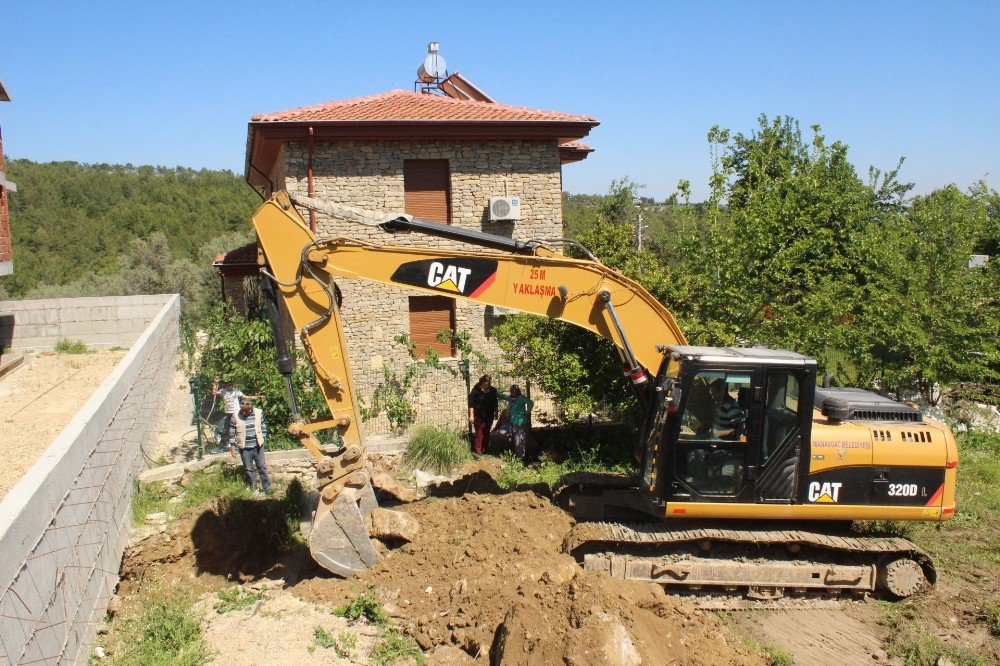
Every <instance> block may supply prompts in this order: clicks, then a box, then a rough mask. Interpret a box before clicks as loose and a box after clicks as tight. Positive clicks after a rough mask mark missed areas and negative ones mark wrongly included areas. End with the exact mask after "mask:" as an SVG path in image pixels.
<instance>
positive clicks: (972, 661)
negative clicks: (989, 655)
mask: <svg viewBox="0 0 1000 666" xmlns="http://www.w3.org/2000/svg"><path fill="white" fill-rule="evenodd" d="M878 605H879V611H880V612H881V614H882V620H881V624H882V625H883V626H885V627H886V628H887V629H888V630H889V631H888V639H887V642H886V645H885V648H886V652H888V653H889V655H891V656H893V657H899V658H900V659H902V660H903V663H904V664H906V666H923V665H924V664H934V663H937V661H938V659H940V658H942V657H943V658H945V659H948V660H951V661H953V662H954V663H956V664H959V665H961V666H978V665H980V664H981V665H982V666H985V664H986V662H985V661H984V660H983V659H982V658H980V657H977V656H976V655H975V654H973V653H972V652H971V651H970V650H968V649H966V648H963V647H961V646H958V645H947V644H945V643H943V642H942V641H941V639H939V638H938V637H937V636H936V635H935V634H933V633H932V632H930V631H928V630H927V629H926V627H925V626H924V625H923V623H922V622H921V621H920V612H919V610H918V609H917V608H916V607H915V606H912V605H910V604H906V603H903V602H898V601H896V602H892V601H879V602H878Z"/></svg>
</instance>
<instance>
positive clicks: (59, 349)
mask: <svg viewBox="0 0 1000 666" xmlns="http://www.w3.org/2000/svg"><path fill="white" fill-rule="evenodd" d="M55 352H56V353H57V354H86V353H88V352H90V350H89V349H87V345H85V344H83V343H82V342H80V341H79V340H70V339H69V338H60V339H59V342H57V343H56V346H55Z"/></svg>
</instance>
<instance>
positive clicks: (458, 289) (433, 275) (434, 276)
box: [427, 261, 472, 294]
mask: <svg viewBox="0 0 1000 666" xmlns="http://www.w3.org/2000/svg"><path fill="white" fill-rule="evenodd" d="M471 272H472V269H471V268H462V267H460V266H452V265H450V264H449V265H447V266H445V265H444V264H442V263H441V262H439V261H432V262H431V266H430V270H428V271H427V286H429V287H437V288H438V289H443V290H445V291H453V292H455V293H456V294H463V293H465V280H466V278H468V277H469V273H471Z"/></svg>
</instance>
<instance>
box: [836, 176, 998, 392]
mask: <svg viewBox="0 0 1000 666" xmlns="http://www.w3.org/2000/svg"><path fill="white" fill-rule="evenodd" d="M995 198H996V192H991V191H990V190H989V189H988V188H987V187H986V185H985V183H982V182H981V183H978V184H976V185H975V186H973V187H972V188H970V189H969V191H968V192H962V191H961V190H959V188H957V187H956V186H954V185H949V186H947V187H944V188H941V189H939V190H936V191H934V192H932V193H931V194H928V195H926V196H920V197H916V198H914V200H913V202H912V205H911V206H910V207H909V209H908V210H907V211H906V213H905V214H904V215H899V216H896V217H894V218H893V219H892V220H891V221H889V222H888V223H887V224H885V225H883V226H882V227H880V228H873V229H870V230H869V233H868V235H867V237H866V238H865V239H863V241H862V244H861V245H860V248H861V250H862V251H861V252H860V253H859V254H860V255H861V258H862V260H863V277H864V280H863V285H862V287H861V289H859V291H858V293H857V294H856V296H855V298H854V299H853V301H852V303H853V306H854V307H853V311H852V314H851V318H850V326H849V327H848V331H847V334H846V335H844V340H845V348H846V349H848V350H849V352H850V355H851V357H852V359H853V361H854V364H855V367H856V369H857V373H856V376H855V381H856V382H858V383H860V384H862V385H867V384H869V383H871V382H875V383H876V384H877V385H879V386H882V387H884V388H886V389H892V388H896V387H899V386H908V385H913V386H914V387H915V388H917V389H918V390H919V391H920V392H921V393H922V395H923V397H924V399H925V400H927V401H929V402H936V399H937V397H938V389H939V388H940V387H941V386H942V385H948V384H951V383H954V382H958V381H973V382H983V381H991V380H992V381H995V380H996V379H997V378H998V377H1000V373H998V372H997V370H998V367H1000V346H998V340H1000V301H998V296H997V294H998V289H997V287H998V285H1000V266H998V263H997V262H996V261H993V262H990V263H989V264H987V265H986V266H984V267H978V268H973V267H968V266H967V262H968V260H969V258H970V256H971V255H972V254H974V253H975V252H976V251H977V249H981V248H984V247H988V246H989V244H990V243H991V242H995V241H993V240H992V238H991V235H992V234H993V233H994V231H993V228H992V220H991V219H990V214H989V206H990V203H991V202H992V201H994V200H995Z"/></svg>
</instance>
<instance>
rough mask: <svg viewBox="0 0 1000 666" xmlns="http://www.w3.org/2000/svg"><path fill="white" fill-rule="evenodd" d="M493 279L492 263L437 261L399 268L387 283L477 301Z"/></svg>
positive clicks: (474, 259)
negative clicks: (475, 299)
mask: <svg viewBox="0 0 1000 666" xmlns="http://www.w3.org/2000/svg"><path fill="white" fill-rule="evenodd" d="M496 277H497V261H496V259H480V258H478V257H438V258H435V259H421V260H419V261H408V262H406V263H404V264H400V266H399V267H398V268H397V269H396V270H395V272H394V273H393V274H392V276H391V277H390V278H389V280H390V281H392V282H395V283H396V284H405V285H409V286H411V287H418V288H420V289H430V290H433V291H439V292H441V293H443V294H453V295H457V296H465V297H467V298H479V296H480V295H482V293H483V292H484V291H486V290H487V289H489V287H490V286H491V285H492V284H493V283H494V282H495V281H496Z"/></svg>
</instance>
